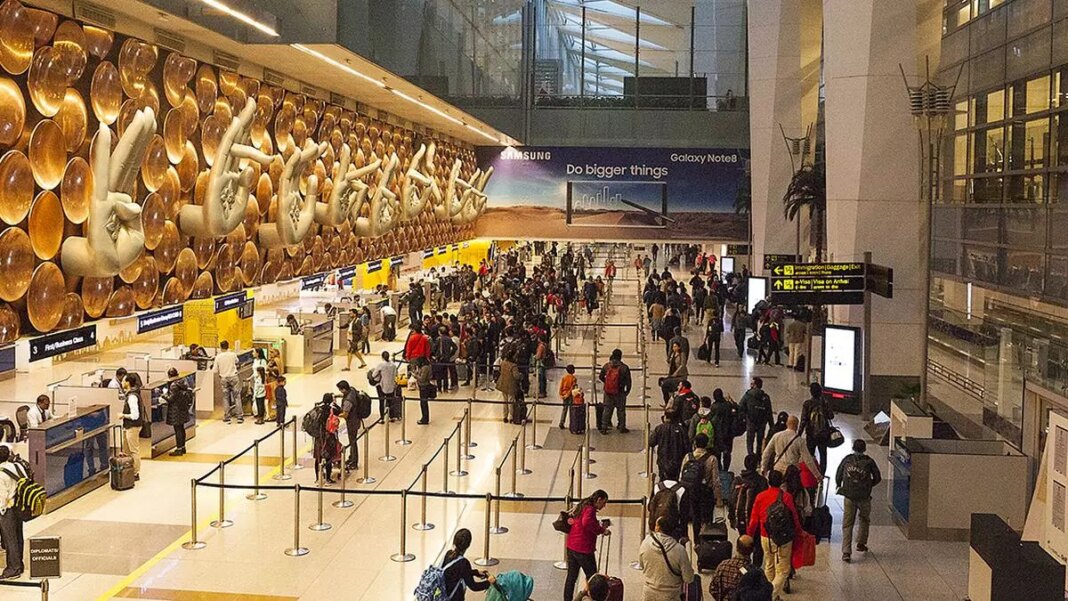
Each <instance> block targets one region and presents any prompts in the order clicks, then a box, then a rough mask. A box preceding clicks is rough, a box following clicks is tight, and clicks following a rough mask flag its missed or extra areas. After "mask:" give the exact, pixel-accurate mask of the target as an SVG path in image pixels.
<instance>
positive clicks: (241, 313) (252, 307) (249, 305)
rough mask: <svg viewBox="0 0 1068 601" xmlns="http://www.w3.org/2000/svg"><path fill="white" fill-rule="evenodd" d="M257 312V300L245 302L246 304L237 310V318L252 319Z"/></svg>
mask: <svg viewBox="0 0 1068 601" xmlns="http://www.w3.org/2000/svg"><path fill="white" fill-rule="evenodd" d="M255 312H256V299H254V298H250V299H248V300H246V301H245V304H243V305H241V306H240V307H239V308H238V309H237V317H238V318H240V319H252V315H253V314H254V313H255Z"/></svg>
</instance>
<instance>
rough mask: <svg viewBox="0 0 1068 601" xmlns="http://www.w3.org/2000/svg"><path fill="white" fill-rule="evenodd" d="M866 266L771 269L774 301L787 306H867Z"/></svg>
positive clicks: (810, 265)
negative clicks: (865, 289)
mask: <svg viewBox="0 0 1068 601" xmlns="http://www.w3.org/2000/svg"><path fill="white" fill-rule="evenodd" d="M865 273H866V266H865V264H864V263H786V264H782V265H775V266H773V267H772V268H771V300H772V302H774V303H782V304H787V305H791V304H793V305H816V304H818V305H860V304H863V303H864V286H865Z"/></svg>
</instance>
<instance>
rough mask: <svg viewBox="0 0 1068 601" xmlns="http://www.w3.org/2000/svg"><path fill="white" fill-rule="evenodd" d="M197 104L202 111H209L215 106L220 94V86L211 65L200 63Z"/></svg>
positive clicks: (197, 78) (197, 77)
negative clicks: (216, 81)
mask: <svg viewBox="0 0 1068 601" xmlns="http://www.w3.org/2000/svg"><path fill="white" fill-rule="evenodd" d="M196 80H197V81H196V88H197V106H199V107H200V112H202V113H208V112H210V111H211V109H212V107H214V106H215V99H216V98H218V96H219V86H218V84H216V83H215V71H214V70H213V69H212V68H211V66H210V65H200V68H199V69H197V76H196Z"/></svg>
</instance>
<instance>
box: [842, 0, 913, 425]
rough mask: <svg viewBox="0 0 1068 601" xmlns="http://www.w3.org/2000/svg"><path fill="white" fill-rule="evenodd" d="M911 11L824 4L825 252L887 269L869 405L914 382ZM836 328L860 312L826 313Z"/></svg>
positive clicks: (875, 1)
mask: <svg viewBox="0 0 1068 601" xmlns="http://www.w3.org/2000/svg"><path fill="white" fill-rule="evenodd" d="M918 14H919V13H918V10H917V4H916V3H915V2H913V1H898V2H886V1H885V0H824V2H823V16H824V20H825V28H824V32H825V33H824V81H825V96H826V106H825V111H826V144H827V222H828V236H827V239H828V250H829V253H830V257H831V258H832V259H833V260H835V261H856V260H860V259H861V258H862V257H863V253H864V251H866V250H870V251H871V252H872V255H873V260H874V262H875V263H879V264H883V265H889V266H890V267H892V268H893V269H894V298H893V299H892V300H887V299H883V298H881V297H874V300H873V314H872V326H873V328H872V329H873V332H871V335H872V342H873V346H872V348H873V352H872V355H873V356H872V362H871V365H872V388H873V399H874V401H875V403H874V404H873V406H874V407H876V408H878V406H879V403H881V402H882V401H884V400H885V398H886V397H887V396H888V395H889V394H892V393H893V392H896V390H897V389H898V388H899V387H900V386H901V385H902V384H904V383H912V382H916V381H918V378H919V375H920V368H921V365H920V364H921V362H922V359H921V352H920V348H921V345H922V344H924V343H926V341H925V340H924V338H923V320H924V317H925V316H924V315H923V303H922V302H921V301H922V292H923V279H922V278H923V277H925V273H924V271H923V270H922V268H921V266H920V264H919V260H920V248H919V244H918V243H917V241H918V236H917V232H918V231H919V228H920V227H921V220H922V211H921V204H920V190H919V176H918V168H919V167H918V161H919V158H918V152H919V151H918V148H917V145H918V144H917V139H916V129H915V126H914V124H913V120H912V117H911V115H910V114H909V112H908V103H907V101H906V96H905V89H904V85H903V83H902V80H901V71H900V69H899V66H898V65H902V66H903V67H904V69H905V73H906V74H908V75H909V77H910V78H911V79H910V81H915V78H916V72H917V63H918V61H917V48H918V39H920V37H921V36H920V34H919V33H918V31H919V30H920V27H919V19H918ZM833 315H834V319H835V322H837V323H848V324H851V325H858V326H859V325H861V323H862V321H863V308H862V307H860V306H855V307H836V308H835V309H834V313H833Z"/></svg>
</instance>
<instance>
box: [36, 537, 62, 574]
mask: <svg viewBox="0 0 1068 601" xmlns="http://www.w3.org/2000/svg"><path fill="white" fill-rule="evenodd" d="M59 539H60V537H58V536H39V537H34V538H31V539H29V541H28V542H29V543H30V545H29V547H30V578H37V579H42V578H61V577H62V576H63V572H62V569H61V567H60V555H59Z"/></svg>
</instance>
